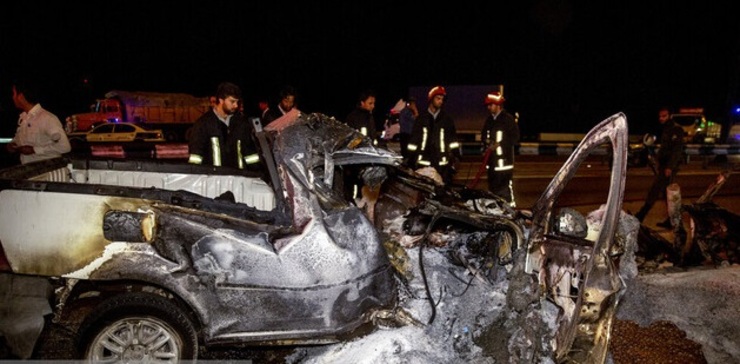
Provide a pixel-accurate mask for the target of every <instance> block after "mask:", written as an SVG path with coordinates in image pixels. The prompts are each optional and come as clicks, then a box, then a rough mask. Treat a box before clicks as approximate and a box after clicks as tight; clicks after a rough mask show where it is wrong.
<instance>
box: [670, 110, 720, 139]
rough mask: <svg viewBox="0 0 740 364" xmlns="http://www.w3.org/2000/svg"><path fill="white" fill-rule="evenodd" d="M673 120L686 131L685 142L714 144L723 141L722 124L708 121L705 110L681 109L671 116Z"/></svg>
mask: <svg viewBox="0 0 740 364" xmlns="http://www.w3.org/2000/svg"><path fill="white" fill-rule="evenodd" d="M671 119H672V120H673V121H674V122H675V123H676V124H678V125H679V126H681V127H682V128H683V130H684V135H685V138H684V139H685V140H684V141H685V142H686V143H694V144H712V143H717V142H719V141H721V134H722V124H720V123H716V122H713V121H711V120H707V118H706V117H705V116H704V109H703V108H700V107H697V108H680V109H679V110H678V112H677V113H674V114H671Z"/></svg>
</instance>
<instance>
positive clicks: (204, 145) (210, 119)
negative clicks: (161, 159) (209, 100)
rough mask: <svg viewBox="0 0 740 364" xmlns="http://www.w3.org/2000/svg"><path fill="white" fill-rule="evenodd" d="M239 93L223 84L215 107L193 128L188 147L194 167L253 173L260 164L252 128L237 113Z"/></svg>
mask: <svg viewBox="0 0 740 364" xmlns="http://www.w3.org/2000/svg"><path fill="white" fill-rule="evenodd" d="M240 99H241V90H240V89H239V86H237V85H234V84H233V83H229V82H223V83H221V84H220V85H219V86H218V89H217V91H216V105H215V106H213V108H211V110H209V111H207V112H206V113H205V114H203V115H202V116H201V117H200V118H198V120H196V121H195V124H194V125H193V133H192V136H191V137H190V143H189V145H188V149H189V153H190V158H189V160H188V162H190V163H193V164H205V165H213V166H217V167H218V166H224V167H232V168H239V169H247V168H248V169H255V168H257V166H258V163H259V161H260V159H259V155H258V154H257V151H256V148H255V143H254V139H253V138H252V136H253V135H254V130H253V129H254V127H253V126H252V125H251V123H250V122H249V121H248V120H247V119H246V118H245V117H244V115H243V114H242V113H240V112H239V111H238V110H239V100H240Z"/></svg>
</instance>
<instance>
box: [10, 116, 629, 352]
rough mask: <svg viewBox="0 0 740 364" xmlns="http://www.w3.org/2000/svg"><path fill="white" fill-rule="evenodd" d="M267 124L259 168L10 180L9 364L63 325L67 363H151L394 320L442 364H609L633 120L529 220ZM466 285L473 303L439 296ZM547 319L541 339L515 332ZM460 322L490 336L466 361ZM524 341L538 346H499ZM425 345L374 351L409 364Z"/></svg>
mask: <svg viewBox="0 0 740 364" xmlns="http://www.w3.org/2000/svg"><path fill="white" fill-rule="evenodd" d="M254 122H255V125H256V129H257V131H258V133H257V134H258V137H259V141H260V146H261V150H262V155H263V162H264V167H265V168H264V173H255V172H246V171H241V170H230V169H226V168H221V167H208V166H198V165H190V164H185V163H172V162H163V161H157V160H123V159H121V160H109V159H95V158H61V159H55V160H47V161H41V162H38V163H34V164H27V165H19V166H15V167H11V168H6V169H4V170H0V338H4V341H5V343H6V345H8V346H9V347H10V349H11V350H12V352H13V355H15V356H16V357H19V358H29V357H31V355H32V353H33V348H34V346H35V345H36V340H37V338H38V336H39V334H40V332H41V330H43V329H45V328H48V326H49V325H52V324H53V325H63V326H64V327H65V328H67V329H68V330H69V332H72V333H74V335H75V338H76V342H77V343H78V348H77V349H78V351H77V354H76V357H75V358H67V359H82V358H84V359H90V360H94V361H99V360H134V361H143V362H149V361H156V360H158V359H163V358H172V359H176V360H193V359H197V358H198V355H199V352H200V348H206V347H209V346H212V345H238V344H245V343H248V344H252V345H254V344H289V345H297V344H302V343H308V344H317V343H318V344H327V343H333V342H341V341H343V340H346V338H347V337H352V336H357V335H358V334H359V333H361V332H366V331H362V330H358V329H359V328H361V327H365V326H366V325H371V326H372V325H385V326H386V327H387V329H388V330H389V331H388V332H389V333H390V332H392V331H390V330H392V329H393V328H398V327H399V326H406V327H407V328H406V331H402V332H401V333H402V335H404V336H407V335H415V334H419V335H422V337H423V338H424V339H423V340H425V341H428V342H430V343H434V344H431V345H430V347H433V348H434V349H430V350H435V351H437V352H435V353H434V355H432V354H431V353H430V354H429V355H427V356H425V357H426V358H437V360H433V359H430V362H435V361H438V362H455V361H461V360H465V361H468V360H473V361H475V360H477V359H476V357H479V358H481V357H485V356H488V357H493V358H496V361H498V360H499V359H500V358H506V357H511V355H514V353H515V352H516V353H517V355H521V353H522V352H531V353H534V354H532V355H537V357H539V356H542V357H543V358H544V357H547V358H549V359H551V360H557V361H564V360H566V359H569V360H571V361H576V362H597V363H598V362H604V361H605V358H606V353H607V348H608V341H609V331H610V328H611V323H612V320H613V316H614V313H615V309H616V305H617V302H618V301H619V300H618V297H619V296H620V295H621V294H622V292H623V290H624V288H625V287H624V285H623V282H624V281H623V278H625V277H623V276H624V274H623V273H622V272H620V271H619V268H618V264H622V265H624V264H626V262H629V259H628V258H625V257H622V256H621V255H622V253H624V251H629V249H630V245H629V241H630V239H627V237H629V236H632V237H633V238H634V236H633V235H634V234H633V235H630V231H627V232H624V231H621V230H620V229H621V226H622V225H621V224H619V221H620V217H621V216H622V212H621V203H622V196H623V191H624V181H625V169H626V157H627V154H626V153H627V151H626V148H627V124H626V119H625V117H624V115H622V114H617V115H614V116H612V117H610V118H608V119H606V120H604V121H603V122H601V123H600V124H599V125H598V126H596V127H595V128H594V130H592V132H590V133H589V134H588V135H587V136H586V137H585V138H584V140H583V142H582V143H581V145H580V146H579V148H577V149H576V151H575V152H574V153H573V155H572V156H571V158H570V159H569V160H568V162H567V163H566V164H565V165H564V166H563V168H562V169H561V170H560V172H559V173H558V174H557V175H556V176H555V178H554V179H553V182H552V183H551V184H550V186H549V187H548V189H547V190H546V191H544V193H543V195H542V197H541V198H540V200H539V201H538V202H537V203H536V204H535V206H533V208H532V210H514V209H512V208H511V207H509V206H508V205H507V204H506V203H505V202H504V201H503V200H501V199H499V198H498V197H496V196H493V195H491V194H488V193H487V192H485V191H476V190H468V189H466V188H465V187H463V186H459V187H458V186H443V185H440V184H438V183H437V182H435V181H434V180H433V179H432V178H428V177H425V176H423V175H421V174H418V173H416V172H414V171H410V170H407V169H405V168H404V167H402V166H401V165H400V163H399V162H400V160H401V157H400V156H399V155H397V154H396V153H393V152H390V151H387V150H383V149H378V148H375V147H373V146H372V145H371V144H370V142H369V140H368V139H366V138H364V137H363V136H362V135H360V134H359V133H357V132H355V131H354V130H352V129H350V128H349V127H347V126H346V125H344V124H343V123H341V122H338V121H336V120H334V119H333V118H329V117H326V116H325V115H321V114H311V115H301V116H300V117H298V118H296V119H292V120H287V119H286V120H283V119H279V120H277V121H276V122H273V123H271V124H270V126H269V130H265V131H262V130H261V128H260V126H259V124H258V123H259V122H258V121H254ZM603 143H610V144H612V145H613V150H614V153H613V158H614V159H613V169H612V174H611V177H610V178H611V182H612V186H611V189H610V191H608V193H607V194H606V203H605V205H604V207H603V208H602V209H601V210H600V211H599V212H598V214H596V215H594V216H595V217H589V218H588V219H586V218H585V217H583V216H580V215H579V214H578V213H576V212H575V211H573V210H571V209H567V208H566V209H559V207H558V206H557V200H558V196H559V194H560V192H562V190H563V189H564V188H565V185H566V184H567V182H568V181H569V180H570V178H571V177H572V176H573V175H574V174H575V171H576V169H577V168H578V167H579V165H580V163H581V162H582V161H583V160H584V159H585V158H586V157H587V156H588V154H589V153H591V152H593V151H595V150H597V149H599V148H600V147H601V145H602V144H603ZM346 171H349V172H352V173H358V174H359V175H360V176H362V179H363V182H364V184H365V186H366V187H367V190H366V191H367V192H368V193H366V194H365V197H364V198H363V200H356V201H346V200H345V199H344V198H343V196H344V193H343V191H342V190H341V188H342V187H341V186H342V184H341V183H339V181H338V180H339V179H341V178H338V177H341V176H343V175H344V173H346ZM372 191H375V192H376V193H372ZM627 226H630V225H627ZM634 231H635V230H634V229H633V230H632V233H634ZM618 232H619V233H618ZM632 243H634V242H632ZM424 254H426V255H427V256H426V258H425V257H424ZM620 259H621V263H620ZM414 261H416V263H417V264H418V267H416V268H414V267H413V264H411V263H413V262H414ZM623 269H624V268H623ZM465 275H470V276H471V278H468V279H470V281H469V282H468V285H469V286H470V287H469V288H466V289H465V291H463V292H464V293H465V295H464V296H457V295H451V294H445V295H438V294H437V291H436V290H441V289H442V287H459V286H460V285H461V283H460V277H463V276H465ZM474 278H475V279H476V281H478V280H480V281H481V282H484V283H483V284H472V280H473V279H474ZM435 285H439V286H437V287H436V288H435ZM430 286H431V287H432V288H430ZM420 287H423V289H422V288H420ZM495 292H499V293H498V294H495ZM420 300H421V301H420ZM497 300H498V301H497ZM425 301H428V302H429V304H428V305H424V304H420V302H425ZM511 305H514V307H511ZM463 309H465V310H467V311H465V313H463V312H461V311H460V310H463ZM502 309H504V310H506V309H508V311H507V312H508V313H507V314H505V315H502V314H501V313H500V312H501V310H502ZM470 311H474V312H472V313H471V312H470ZM496 312H499V313H496ZM533 317H539V321H532V318H533ZM435 318H436V320H435ZM389 322H393V324H390V323H389ZM534 322H538V323H539V324H535V325H542V327H541V328H542V330H527V331H526V332H522V331H521V330H519V329H520V328H522V327H527V326H531V325H533V323H534ZM451 324H454V325H465V328H466V329H467V328H468V327H471V328H472V327H478V329H477V330H475V331H474V332H473V331H471V332H473V335H472V336H470V335H469V336H467V337H466V339H459V340H467V342H466V343H465V345H467V346H464V347H467V348H468V349H464V350H463V349H461V348H463V346H460V342H459V340H458V339H456V340H455V343H454V347H453V346H451V345H453V343H452V342H451V341H450V340H448V337H449V330H450V329H451V327H450V326H449V325H451ZM553 328H554V329H553ZM492 333H494V334H493V335H492V336H490V335H491V334H492ZM514 335H519V336H521V335H524V336H526V340H524V339H522V340H516V341H512V342H511V344H508V345H500V344H496V343H500V342H504V341H505V340H504V341H502V340H500V339H495V340H491V339H490V338H491V337H495V338H501V337H512V336H514ZM486 337H488V338H489V339H486ZM487 346H490V347H487ZM471 347H479V349H476V350H473V351H471V350H470V349H469V348H471ZM493 347H496V348H498V349H496V350H494V349H492V348H493ZM543 347H546V348H548V349H547V350H542V348H543ZM418 348H419V346H414V348H408V350H407V349H399V348H398V347H389V346H378V347H377V348H376V350H375V353H376V354H377V355H379V354H378V353H380V352H382V351H383V350H395V351H394V352H393V353H389V354H387V356H383V357H379V358H378V360H380V359H381V358H385V359H388V358H390V357H396V358H398V360H399V361H403V360H404V359H403V358H411V357H416V355H419V354H418V352H417V351H416V350H418ZM481 348H482V349H481ZM335 359H336V357H335ZM327 360H328V359H327ZM502 360H503V359H502ZM319 361H321V360H319Z"/></svg>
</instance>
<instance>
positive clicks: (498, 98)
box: [483, 91, 506, 105]
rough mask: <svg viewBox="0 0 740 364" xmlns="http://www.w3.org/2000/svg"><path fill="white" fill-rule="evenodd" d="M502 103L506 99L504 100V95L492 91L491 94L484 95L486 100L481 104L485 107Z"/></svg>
mask: <svg viewBox="0 0 740 364" xmlns="http://www.w3.org/2000/svg"><path fill="white" fill-rule="evenodd" d="M504 101H506V99H505V98H504V95H503V94H501V92H498V91H493V92H490V93H489V94H488V95H486V99H485V101H483V103H484V104H486V105H490V104H495V105H501V104H503V103H504Z"/></svg>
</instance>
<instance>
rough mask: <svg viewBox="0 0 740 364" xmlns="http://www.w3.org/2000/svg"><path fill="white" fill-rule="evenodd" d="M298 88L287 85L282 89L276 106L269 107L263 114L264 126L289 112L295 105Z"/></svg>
mask: <svg viewBox="0 0 740 364" xmlns="http://www.w3.org/2000/svg"><path fill="white" fill-rule="evenodd" d="M295 99H296V90H295V88H293V86H285V87H283V89H282V90H280V100H279V101H278V102H277V104H276V105H275V106H274V107H267V108H266V109H265V110H264V111H263V114H262V126H263V127H265V126H267V125H268V124H270V123H271V122H272V121H273V120H275V119H278V118H280V117H281V116H283V115H285V114H287V113H288V112H289V111H290V110H293V108H294V107H295V101H296V100H295Z"/></svg>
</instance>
